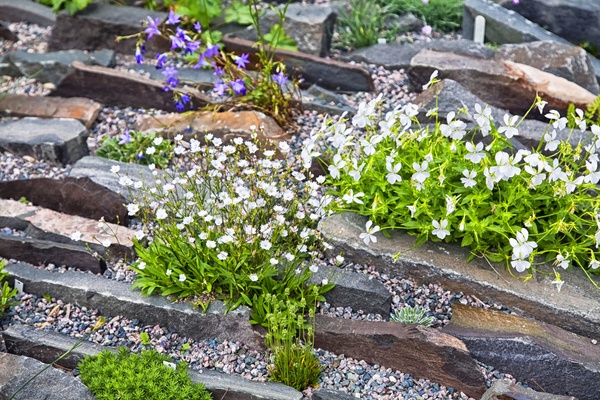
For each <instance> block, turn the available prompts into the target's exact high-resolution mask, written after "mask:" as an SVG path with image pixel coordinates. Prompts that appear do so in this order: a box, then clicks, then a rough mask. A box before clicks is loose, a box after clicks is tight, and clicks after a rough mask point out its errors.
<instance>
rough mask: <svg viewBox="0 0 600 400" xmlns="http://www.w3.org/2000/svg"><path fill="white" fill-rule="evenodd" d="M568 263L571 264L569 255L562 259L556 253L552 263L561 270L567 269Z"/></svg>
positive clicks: (561, 256) (560, 255)
mask: <svg viewBox="0 0 600 400" xmlns="http://www.w3.org/2000/svg"><path fill="white" fill-rule="evenodd" d="M570 262H571V260H569V253H567V256H566V257H564V256H563V255H562V254H560V253H558V254H557V255H556V260H555V261H554V264H555V265H558V266H559V267H561V268H562V269H567V268H569V263H570Z"/></svg>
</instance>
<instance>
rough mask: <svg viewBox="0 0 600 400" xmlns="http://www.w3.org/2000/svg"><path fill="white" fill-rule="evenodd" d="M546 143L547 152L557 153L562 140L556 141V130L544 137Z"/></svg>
mask: <svg viewBox="0 0 600 400" xmlns="http://www.w3.org/2000/svg"><path fill="white" fill-rule="evenodd" d="M544 141H545V142H546V146H544V150H546V151H556V149H557V148H558V145H559V144H560V140H556V130H554V129H553V130H552V132H548V133H546V134H545V135H544Z"/></svg>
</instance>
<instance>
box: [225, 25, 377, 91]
mask: <svg viewBox="0 0 600 400" xmlns="http://www.w3.org/2000/svg"><path fill="white" fill-rule="evenodd" d="M223 43H224V44H225V47H226V48H227V50H228V51H233V52H235V53H237V54H241V53H248V54H250V55H251V58H252V60H253V61H251V62H256V60H257V59H256V55H255V54H256V52H257V49H256V47H255V46H253V45H254V43H253V42H250V41H248V40H243V39H238V38H232V37H224V38H223ZM275 59H276V60H278V61H281V62H283V63H284V64H285V66H286V68H287V71H291V72H293V73H296V74H298V75H300V76H302V78H303V79H304V86H303V87H308V86H310V85H311V84H317V85H319V86H321V87H324V88H325V89H329V90H340V91H348V92H372V91H374V90H375V85H374V84H373V79H372V78H371V74H369V72H368V71H367V70H366V69H364V68H362V67H359V66H356V65H350V64H347V63H344V62H341V61H336V60H331V59H327V58H321V57H316V56H313V55H310V54H304V53H300V52H295V51H286V50H277V51H276V52H275Z"/></svg>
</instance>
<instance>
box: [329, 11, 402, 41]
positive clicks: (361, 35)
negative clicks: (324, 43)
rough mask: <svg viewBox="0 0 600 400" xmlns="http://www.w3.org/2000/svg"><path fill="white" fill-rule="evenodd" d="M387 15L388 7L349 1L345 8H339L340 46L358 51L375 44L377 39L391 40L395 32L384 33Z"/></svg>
mask: <svg viewBox="0 0 600 400" xmlns="http://www.w3.org/2000/svg"><path fill="white" fill-rule="evenodd" d="M389 15H391V14H390V13H389V12H388V7H382V6H380V5H379V4H376V3H374V2H373V1H371V0H350V2H349V3H348V5H347V6H345V7H340V11H339V15H338V17H337V26H338V33H339V39H340V43H341V45H342V46H344V47H349V48H352V49H358V48H361V47H367V46H371V45H374V44H376V43H377V41H378V39H379V38H384V39H386V40H392V39H393V38H394V37H395V36H396V34H397V32H396V31H395V30H394V29H392V30H388V31H386V28H385V20H386V18H387V17H388V16H389Z"/></svg>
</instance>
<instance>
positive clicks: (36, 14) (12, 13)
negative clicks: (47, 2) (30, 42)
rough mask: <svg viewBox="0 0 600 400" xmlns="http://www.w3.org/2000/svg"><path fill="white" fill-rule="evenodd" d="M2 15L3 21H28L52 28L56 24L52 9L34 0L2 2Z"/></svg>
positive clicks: (0, 8)
mask: <svg viewBox="0 0 600 400" xmlns="http://www.w3.org/2000/svg"><path fill="white" fill-rule="evenodd" d="M0 15H1V16H2V20H3V21H11V22H21V21H27V22H31V23H33V24H38V25H41V26H51V25H54V23H55V22H56V16H55V15H54V13H53V12H52V8H50V7H46V6H44V5H42V4H40V3H38V2H35V1H32V0H19V1H15V0H0Z"/></svg>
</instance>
